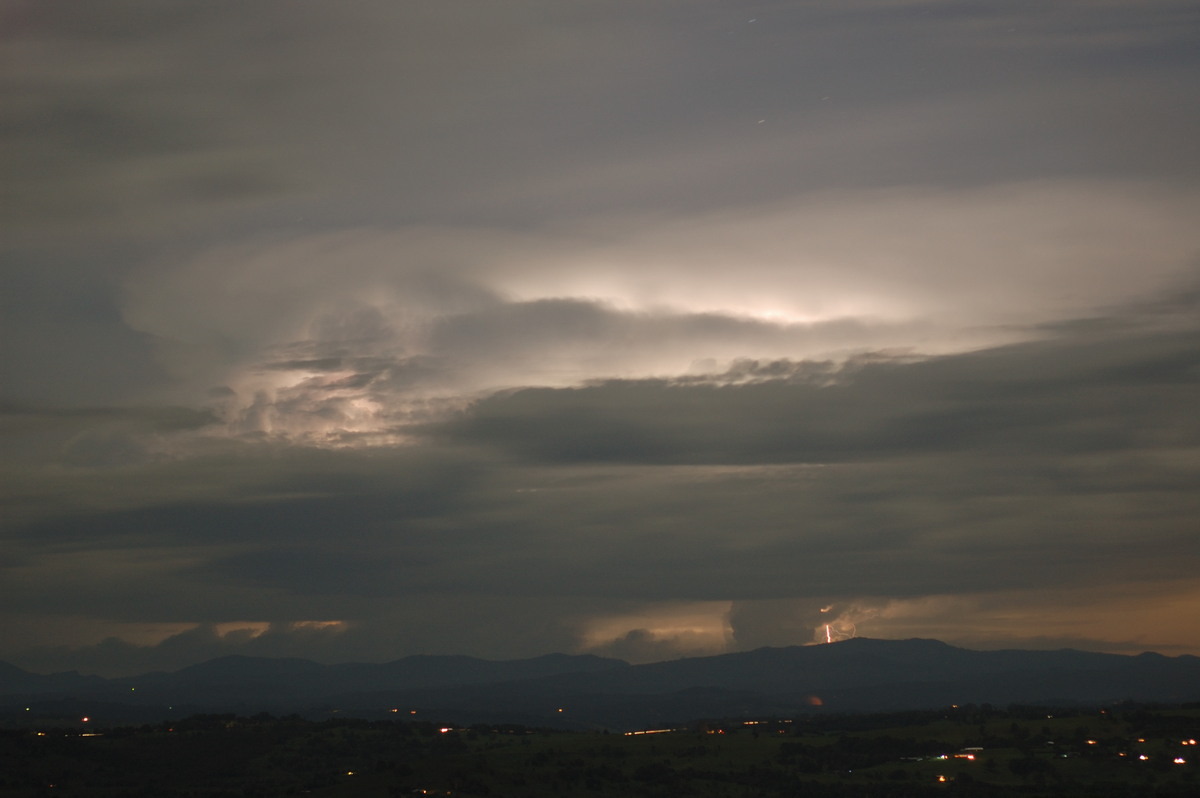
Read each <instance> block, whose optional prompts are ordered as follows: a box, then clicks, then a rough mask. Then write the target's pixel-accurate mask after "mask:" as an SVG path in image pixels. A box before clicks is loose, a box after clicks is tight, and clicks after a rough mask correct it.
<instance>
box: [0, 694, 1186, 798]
mask: <svg viewBox="0 0 1200 798" xmlns="http://www.w3.org/2000/svg"><path fill="white" fill-rule="evenodd" d="M1198 737H1200V706H1197V705H1187V706H1173V707H1166V706H1135V705H1124V706H1115V707H1109V708H1106V709H1095V710H1080V709H1069V710H1062V709H1047V708H1045V707H1016V706H1014V707H1009V708H1008V709H1005V710H999V709H994V708H992V707H989V706H986V705H985V706H962V707H950V708H947V709H945V710H941V711H922V712H906V713H893V714H887V715H881V714H876V715H837V716H831V715H826V716H807V717H797V718H794V719H767V718H764V719H761V720H745V719H738V720H736V721H706V722H696V723H691V724H688V725H686V726H681V727H680V728H676V729H671V730H658V729H653V730H642V731H638V732H632V733H619V732H611V733H610V732H603V731H602V732H571V731H558V730H550V729H528V728H525V727H520V726H487V725H477V726H472V727H467V728H459V727H456V726H454V725H452V724H445V725H442V724H435V723H426V722H420V721H414V720H411V719H409V720H399V719H397V720H395V721H367V720H352V719H347V720H328V721H319V722H318V721H310V720H304V719H301V718H299V717H295V716H293V717H285V718H276V717H273V716H270V715H265V714H264V715H257V716H253V717H248V718H247V717H238V716H234V715H198V716H194V717H190V718H187V719H183V720H178V721H172V722H169V723H162V724H156V725H146V726H139V727H133V726H125V727H120V726H117V727H108V728H99V727H93V725H92V721H91V720H90V719H89V720H87V721H84V720H83V719H74V718H72V719H70V722H67V721H66V720H65V719H62V718H59V719H55V718H49V717H46V718H33V717H30V718H27V723H26V724H24V728H20V729H9V730H6V731H0V796H52V795H53V796H94V797H95V798H104V797H106V796H156V797H158V796H218V795H221V796H285V795H297V796H299V795H312V796H401V795H404V796H408V795H457V796H564V795H569V796H731V797H733V796H815V797H817V798H819V797H820V796H926V795H929V796H934V795H977V796H1010V795H1013V796H1016V795H1020V796H1089V797H1090V796H1134V795H1137V796H1194V795H1197V794H1200V778H1198V776H1197V774H1198V773H1200V746H1197V745H1196V738H1198Z"/></svg>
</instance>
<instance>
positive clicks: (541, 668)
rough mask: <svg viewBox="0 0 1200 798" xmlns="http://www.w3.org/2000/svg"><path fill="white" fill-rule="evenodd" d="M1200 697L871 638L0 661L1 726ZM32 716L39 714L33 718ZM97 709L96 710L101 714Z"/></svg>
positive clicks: (471, 718)
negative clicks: (518, 650)
mask: <svg viewBox="0 0 1200 798" xmlns="http://www.w3.org/2000/svg"><path fill="white" fill-rule="evenodd" d="M1126 700H1132V701H1161V702H1174V703H1178V702H1187V701H1197V700H1200V658H1197V657H1192V656H1181V657H1165V656H1162V655H1159V654H1151V653H1146V654H1140V655H1137V656H1125V655H1118V654H1098V653H1093V652H1087V651H1077V650H1073V649H1063V650H1059V651H1019V650H1006V651H971V650H968V649H963V648H957V647H954V646H950V645H947V644H945V643H942V642H939V641H936V640H920V639H913V640H873V639H867V638H855V639H851V640H846V641H842V642H838V643H830V644H825V645H817V646H793V647H787V648H761V649H757V650H755V651H748V652H741V653H736V654H724V655H720V656H713V657H694V658H688V659H680V660H673V661H669V662H658V663H652V664H648V665H629V664H628V663H626V662H623V661H621V660H614V659H606V658H602V657H594V656H570V655H564V654H551V655H547V656H544V657H536V658H533V659H524V660H510V661H489V660H482V659H476V658H473V657H435V656H416V657H406V658H404V659H400V660H396V661H395V662H389V663H383V664H363V663H348V664H342V665H321V664H318V663H315V662H311V661H308V660H302V659H269V658H258V657H222V658H220V659H215V660H211V661H209V662H204V663H201V664H199V665H194V666H191V667H188V668H184V669H182V670H179V671H175V672H173V673H161V672H159V673H148V674H143V675H141V676H137V677H129V678H122V679H101V678H99V677H94V676H91V677H87V676H80V675H79V674H55V675H51V676H41V675H37V674H31V673H27V672H26V671H23V670H21V669H19V668H15V667H14V666H11V665H7V664H4V663H0V719H3V718H11V717H13V714H12V713H13V712H17V708H16V705H17V704H22V705H23V706H22V707H20V711H24V706H29V705H30V702H33V703H34V704H37V705H38V706H43V707H45V712H50V711H51V710H50V707H51V706H54V707H58V708H59V710H58V711H61V712H62V713H63V714H65V715H70V714H72V713H73V712H75V709H76V708H79V709H80V710H81V711H86V710H87V707H88V705H89V702H91V703H93V704H96V703H99V702H104V703H105V704H107V705H108V706H110V707H114V706H118V705H119V706H123V707H126V708H129V710H130V711H133V708H139V709H138V711H137V712H135V713H134V714H138V715H141V716H144V717H148V718H161V717H165V716H168V715H171V716H178V715H179V714H181V713H184V712H201V711H203V712H239V713H246V712H256V711H268V712H274V713H293V712H295V713H299V714H305V715H308V716H322V715H329V714H331V713H336V714H340V715H341V716H360V717H395V716H396V715H397V714H398V713H400V712H403V713H405V714H406V715H410V716H411V715H412V714H413V713H415V714H416V715H417V716H418V717H420V718H425V719H431V720H432V719H439V720H442V721H453V722H459V723H474V722H491V723H494V722H513V723H524V724H531V725H553V726H560V727H578V728H599V727H610V728H635V727H644V726H650V725H655V724H660V723H667V722H681V721H687V720H691V719H695V718H700V717H737V716H743V717H751V716H769V715H774V716H783V715H794V714H797V713H802V712H831V711H832V712H877V711H890V710H908V709H925V708H936V707H940V706H947V705H950V704H965V703H992V704H996V705H1007V704H1010V703H1059V704H1072V703H1073V704H1105V703H1116V702H1120V701H1126ZM30 711H33V710H32V709H31V710H30ZM93 714H94V713H93Z"/></svg>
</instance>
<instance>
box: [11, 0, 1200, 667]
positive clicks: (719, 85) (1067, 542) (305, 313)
mask: <svg viewBox="0 0 1200 798" xmlns="http://www.w3.org/2000/svg"><path fill="white" fill-rule="evenodd" d="M0 16H3V30H4V33H3V35H2V36H0V55H2V56H3V57H4V58H5V63H6V64H11V65H12V67H13V68H12V69H9V70H6V72H5V74H4V76H3V77H2V78H0V85H3V87H4V89H5V98H6V101H5V102H4V103H3V105H2V106H0V145H2V146H0V164H2V166H3V168H4V171H5V174H6V175H9V176H11V178H10V179H7V180H5V181H4V182H3V184H2V185H0V192H2V193H4V195H5V199H6V200H11V201H6V202H3V203H0V205H2V206H3V208H4V211H3V213H4V219H3V227H4V229H5V231H6V233H8V235H6V236H5V237H4V240H3V241H2V242H0V279H3V281H4V282H3V286H2V290H0V341H2V342H3V349H2V351H0V357H2V363H0V366H2V367H3V379H2V380H0V385H2V386H3V387H2V388H0V434H2V435H3V446H2V447H0V449H2V451H3V456H2V457H0V501H2V502H3V503H4V507H5V518H4V521H5V529H4V531H3V535H4V541H3V543H4V545H3V546H2V547H0V551H2V553H0V571H2V572H3V573H2V574H0V625H2V627H3V628H4V629H5V630H6V632H8V633H7V634H6V635H5V637H4V640H3V641H0V659H13V660H14V661H19V662H23V663H28V664H30V665H31V666H32V665H34V664H36V665H37V666H38V667H40V668H45V669H67V668H71V667H95V668H97V669H102V670H104V671H105V672H110V673H111V672H116V671H120V670H121V669H122V668H128V669H137V668H142V667H144V668H145V669H150V668H167V667H179V666H182V665H183V664H187V663H188V662H191V661H196V660H197V659H201V658H204V657H207V656H215V655H219V654H225V653H231V652H234V651H239V652H244V653H256V654H261V655H268V656H311V657H315V658H320V659H324V660H326V661H333V660H338V659H368V660H381V659H386V658H391V657H399V656H403V655H405V654H409V653H418V652H427V653H471V654H476V655H484V656H494V657H501V656H528V655H533V654H539V653H544V652H546V651H551V650H573V651H584V650H590V651H604V652H609V653H616V654H620V655H622V656H628V657H631V658H635V659H649V658H654V657H659V656H663V657H669V656H679V655H683V654H689V653H700V652H711V651H718V650H724V649H739V648H748V647H754V646H759V645H791V644H810V643H813V642H819V640H820V639H821V637H822V633H823V631H824V628H825V625H826V624H829V625H830V627H831V629H830V636H832V632H833V629H832V627H833V625H834V624H835V623H836V624H842V625H843V626H842V627H840V628H843V629H846V630H848V629H849V626H850V625H853V626H854V627H855V628H856V630H857V634H860V635H867V636H872V635H874V636H888V637H900V636H913V635H916V636H935V637H943V638H945V639H947V640H950V641H951V642H962V643H968V644H971V645H977V646H991V647H994V646H997V645H1008V644H1012V645H1025V644H1028V645H1041V646H1053V645H1073V644H1076V643H1077V644H1079V645H1086V646H1088V647H1100V648H1103V647H1108V648H1110V649H1112V650H1130V649H1132V648H1134V647H1137V646H1141V645H1144V646H1145V647H1147V648H1161V649H1163V650H1170V651H1191V652H1197V651H1200V648H1197V646H1198V645H1200V644H1198V643H1197V641H1198V640H1200V636H1198V635H1200V632H1198V631H1197V630H1196V629H1195V628H1194V625H1190V624H1189V623H1187V622H1186V620H1185V619H1184V616H1188V617H1200V614H1198V613H1195V612H1194V611H1193V610H1194V607H1195V593H1196V591H1195V586H1194V574H1195V573H1196V572H1197V567H1198V565H1200V550H1198V549H1197V541H1196V539H1195V535H1194V534H1192V533H1191V531H1192V530H1193V529H1194V526H1195V523H1194V521H1195V518H1196V516H1197V513H1198V511H1200V506H1198V505H1197V498H1196V491H1195V485H1196V484H1198V480H1200V473H1198V469H1200V458H1198V457H1197V452H1198V451H1200V430H1198V428H1197V422H1196V413H1195V410H1194V408H1195V407H1197V406H1200V396H1198V395H1197V391H1198V387H1197V385H1198V384H1197V373H1198V372H1197V369H1198V368H1200V363H1198V361H1197V355H1196V353H1197V352H1200V339H1198V330H1200V328H1198V326H1197V321H1196V320H1197V318H1200V315H1198V313H1197V311H1198V309H1200V290H1198V289H1197V285H1200V282H1198V281H1197V276H1196V254H1197V253H1198V252H1200V230H1198V229H1197V225H1196V224H1195V219H1196V218H1200V179H1198V178H1200V160H1198V159H1197V157H1196V152H1197V150H1196V147H1195V142H1196V141H1197V140H1200V110H1198V109H1197V106H1196V104H1195V103H1194V102H1191V100H1192V96H1191V94H1192V93H1191V92H1189V91H1188V89H1190V87H1191V83H1192V81H1191V80H1190V79H1191V77H1192V76H1193V75H1194V74H1195V71H1196V67H1197V63H1196V55H1195V48H1194V47H1190V46H1189V45H1191V44H1192V42H1193V41H1194V40H1195V38H1196V32H1197V31H1198V30H1200V19H1198V18H1197V16H1196V10H1195V8H1194V7H1193V5H1192V4H1189V3H1186V2H1182V1H1181V0H1149V1H1148V2H1145V3H1139V4H1136V5H1133V4H1128V3H1116V2H1106V3H1091V2H1089V3H1083V2H1075V0H1070V1H1069V2H1062V3H1057V4H1053V5H1052V6H1048V5H1047V4H1044V3H1041V4H1039V3H1032V2H1023V1H1022V2H1004V3H999V2H979V3H973V4H969V6H965V5H963V4H957V3H946V2H925V1H924V0H922V1H921V2H917V1H916V0H913V2H907V0H906V1H903V2H896V1H895V0H847V2H842V3H838V4H820V3H791V4H778V3H765V2H762V3H760V2H750V3H749V5H739V6H737V7H736V8H735V7H733V6H731V5H729V4H727V3H723V2H717V0H687V2H682V0H681V1H680V2H674V1H670V2H662V3H645V2H642V0H603V2H601V0H595V1H594V2H593V0H584V1H583V2H576V3H569V4H563V3H557V2H549V0H513V2H508V3H504V4H497V3H494V2H491V1H490V0H463V1H462V2H456V3H453V4H449V3H424V4H411V3H409V4H405V3H394V2H391V1H390V0H363V2H361V3H357V4H355V6H354V8H353V9H350V8H346V7H343V6H340V5H331V4H329V3H326V2H321V1H320V0H286V2H285V0H266V2H263V3H260V4H255V5H254V6H253V7H251V8H241V7H239V9H238V12H237V13H230V10H229V8H228V7H227V5H226V4H222V3H212V2H202V1H201V0H182V1H181V2H178V3H172V4H170V5H165V4H155V3H147V2H143V0H118V1H117V2H113V3H107V4H105V6H104V8H103V9H100V8H98V7H93V6H91V5H89V4H86V3H44V2H34V0H16V1H15V2H10V3H8V4H6V5H5V7H4V11H3V12H0ZM752 17H753V18H755V19H756V20H757V22H756V23H754V24H753V25H751V24H748V23H747V22H746V20H747V19H749V18H752ZM824 608H830V609H829V610H828V611H827V612H825V613H822V612H821V610H822V609H824ZM335 621H336V625H334V624H335ZM1072 641H1074V642H1072Z"/></svg>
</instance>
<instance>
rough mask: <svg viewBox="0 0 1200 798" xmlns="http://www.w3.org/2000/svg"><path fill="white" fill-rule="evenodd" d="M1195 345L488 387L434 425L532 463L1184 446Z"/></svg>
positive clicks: (1114, 342) (1199, 344) (1169, 339)
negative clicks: (728, 378)
mask: <svg viewBox="0 0 1200 798" xmlns="http://www.w3.org/2000/svg"><path fill="white" fill-rule="evenodd" d="M1198 352H1200V339H1198V338H1197V335H1196V333H1195V332H1194V331H1190V330H1189V331H1186V332H1181V333H1175V334H1156V335H1144V334H1143V335H1137V334H1131V335H1130V336H1128V337H1122V338H1118V339H1111V338H1103V339H1099V340H1083V341H1079V340H1072V339H1059V340H1053V341H1042V342H1038V343H1030V344H1020V345H1014V346H1010V347H1006V348H1002V349H993V350H985V351H982V352H975V353H970V354H964V355H953V356H946V357H941V358H935V359H930V360H923V361H920V362H915V363H914V362H907V361H906V359H904V358H901V359H900V360H899V361H898V362H890V361H889V359H888V358H886V357H878V358H873V359H867V360H866V361H865V362H864V361H850V362H848V363H846V364H844V365H842V366H840V367H839V368H838V369H837V370H835V371H832V373H831V370H830V368H829V367H828V365H827V364H825V365H824V366H823V367H822V364H817V367H816V368H814V364H809V363H800V364H794V365H793V364H787V366H788V367H789V368H790V369H791V370H792V372H793V374H794V375H798V376H799V377H800V379H789V378H785V379H777V380H768V381H758V382H754V383H751V384H733V385H730V384H723V383H721V382H717V383H716V384H696V381H695V380H685V381H681V382H677V381H673V380H669V379H661V380H636V381H606V382H602V383H599V384H595V385H591V386H586V387H578V388H565V389H551V388H536V389H535V388H528V389H523V390H519V391H515V392H513V393H508V394H501V395H497V396H493V397H489V398H488V399H486V400H483V401H481V402H479V403H477V404H475V405H473V406H472V407H471V408H470V409H469V410H468V411H466V412H465V413H464V414H463V416H462V417H461V418H460V419H459V420H457V421H454V422H450V423H449V424H447V425H445V426H444V427H442V428H440V429H438V430H437V432H438V433H439V434H444V435H446V436H448V437H450V438H452V439H455V440H472V441H482V442H487V443H493V444H496V445H499V446H501V447H502V448H505V449H509V450H511V451H514V452H516V453H519V454H521V455H524V456H529V457H534V458H538V459H547V460H562V461H584V462H587V461H605V462H614V461H615V462H661V463H677V464H683V463H687V464H714V463H762V462H815V463H823V462H847V461H863V460H868V461H869V460H875V459H879V458H890V457H895V456H902V455H914V454H923V453H933V452H944V451H960V452H961V451H974V452H980V453H982V452H993V453H995V454H999V455H1003V454H1005V453H1006V452H1012V451H1023V452H1027V453H1028V454H1029V455H1031V456H1032V455H1038V454H1043V455H1045V454H1072V453H1078V454H1086V453H1089V452H1102V451H1124V450H1129V449H1137V448H1141V447H1151V446H1158V445H1161V446H1180V447H1187V446H1191V445H1194V444H1195V442H1196V434H1197V432H1198V430H1197V429H1196V427H1195V425H1194V423H1193V422H1192V420H1191V413H1190V409H1189V408H1191V407H1192V405H1193V403H1194V402H1195V401H1196V400H1197V398H1198V397H1197V393H1198V386H1197V378H1196V374H1197V367H1198V366H1200V356H1198V355H1197V353H1198ZM769 367H770V368H775V369H780V368H782V367H783V364H779V363H774V364H771V365H770V366H769ZM737 368H740V369H742V370H747V369H748V370H750V371H752V372H755V371H761V370H762V369H763V368H764V367H762V366H759V365H757V364H755V365H753V366H749V367H747V366H739V367H737ZM814 372H815V373H814ZM790 376H792V375H789V377H790ZM718 379H719V377H718Z"/></svg>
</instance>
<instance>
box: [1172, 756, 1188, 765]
mask: <svg viewBox="0 0 1200 798" xmlns="http://www.w3.org/2000/svg"><path fill="white" fill-rule="evenodd" d="M1175 764H1176V765H1186V764H1187V760H1186V759H1184V758H1183V757H1181V756H1177V757H1175Z"/></svg>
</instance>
